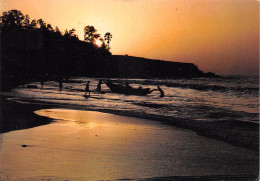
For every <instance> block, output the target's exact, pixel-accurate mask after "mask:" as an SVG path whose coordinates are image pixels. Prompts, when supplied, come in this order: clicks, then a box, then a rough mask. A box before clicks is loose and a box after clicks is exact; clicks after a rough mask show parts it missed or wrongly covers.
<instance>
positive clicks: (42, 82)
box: [41, 80, 44, 88]
mask: <svg viewBox="0 0 260 181" xmlns="http://www.w3.org/2000/svg"><path fill="white" fill-rule="evenodd" d="M43 84H44V81H43V80H41V85H42V88H43Z"/></svg>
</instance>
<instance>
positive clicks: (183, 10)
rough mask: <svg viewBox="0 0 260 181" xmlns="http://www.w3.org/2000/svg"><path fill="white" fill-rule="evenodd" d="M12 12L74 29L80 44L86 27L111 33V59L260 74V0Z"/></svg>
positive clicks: (104, 2)
mask: <svg viewBox="0 0 260 181" xmlns="http://www.w3.org/2000/svg"><path fill="white" fill-rule="evenodd" d="M11 9H17V10H21V11H22V13H23V14H28V15H29V16H30V18H31V20H32V19H40V18H42V19H43V20H44V21H45V22H47V23H50V24H51V25H52V26H53V27H54V28H55V26H58V27H59V28H60V30H65V29H72V28H75V29H76V34H77V35H78V36H79V38H80V39H81V40H83V34H84V31H83V29H84V27H85V26H87V25H93V26H94V27H95V28H96V29H97V30H98V32H97V33H99V34H101V35H104V34H105V33H106V32H110V33H111V34H112V35H113V38H112V41H111V43H110V47H111V52H112V54H121V55H125V54H128V55H133V56H138V57H146V58H153V59H161V60H167V61H177V62H190V63H194V64H196V65H197V66H198V67H199V68H200V69H201V70H203V71H205V72H207V71H211V72H215V73H217V74H241V75H258V71H259V68H258V61H259V1H255V0H237V1H233V0H213V1H205V0H196V1H190V0H166V1H164V2H163V3H162V2H160V1H156V0H143V1H124V0H122V1H118V0H99V1H91V0H76V1H72V0H67V1H62V0H37V1H31V0H20V1H15V0H6V1H3V2H2V7H1V11H2V12H3V11H7V10H11ZM102 38H104V37H102ZM96 44H97V45H98V46H100V45H101V42H100V41H99V40H97V42H96Z"/></svg>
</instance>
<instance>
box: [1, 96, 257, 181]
mask: <svg viewBox="0 0 260 181" xmlns="http://www.w3.org/2000/svg"><path fill="white" fill-rule="evenodd" d="M18 100H19V102H17V101H18ZM7 111H11V112H9V113H8V112H7ZM39 112H42V113H44V112H45V116H48V117H45V116H40V115H44V114H41V113H40V114H39ZM99 112H103V113H99ZM104 112H106V113H108V114H106V113H105V114H104ZM36 113H37V114H36ZM46 113H47V114H46ZM8 114H9V115H11V116H8ZM51 115H52V116H54V117H52V116H51ZM70 115H71V116H73V115H77V116H76V117H75V118H76V119H75V120H74V118H73V117H71V118H72V119H71V118H69V117H70ZM87 115H88V116H87ZM102 115H103V117H102ZM60 116H61V117H60ZM68 116H69V117H68ZM139 116H140V117H139V118H137V116H134V117H133V115H132V116H131V115H126V114H124V113H122V112H121V115H120V112H115V111H114V112H111V111H108V110H100V111H98V112H97V110H90V109H84V110H82V109H80V108H79V107H77V106H75V107H73V106H66V105H59V104H55V103H45V102H40V101H35V100H31V99H28V100H22V99H20V98H19V99H16V98H15V97H6V96H1V125H3V124H6V122H9V123H8V124H7V126H5V127H3V126H1V134H0V136H2V138H1V137H0V142H1V141H2V143H1V144H2V146H1V144H0V146H1V151H2V153H3V155H2V158H1V160H2V161H3V162H4V163H6V165H5V164H4V165H2V166H4V167H5V168H4V167H2V168H1V169H2V172H0V180H1V179H3V180H8V177H7V176H8V175H10V176H11V177H10V178H23V180H31V179H33V180H43V179H50V180H66V179H67V180H84V179H85V180H92V177H91V176H90V175H91V174H90V175H88V174H87V173H85V172H82V171H83V170H84V166H83V165H84V164H87V165H88V167H89V168H88V169H94V170H95V169H97V170H98V171H97V172H95V173H97V174H99V173H102V172H103V170H102V168H110V167H111V166H113V164H112V165H111V164H109V163H110V162H103V161H102V159H101V160H95V159H94V160H91V159H92V158H93V156H94V158H95V157H96V156H95V155H99V156H98V158H100V156H101V158H103V160H110V161H112V162H113V159H115V160H118V159H119V158H121V159H122V158H125V159H124V161H123V160H121V161H116V163H117V164H119V165H120V164H122V166H123V167H124V169H126V170H125V171H127V170H128V169H127V168H128V167H125V166H126V165H127V164H129V165H132V166H133V165H136V164H137V162H138V163H139V162H140V161H141V160H140V158H142V155H139V154H141V153H143V154H145V155H146V156H147V155H148V156H149V155H150V156H151V157H150V159H152V160H151V161H156V162H159V163H160V164H157V165H159V166H158V169H162V168H163V170H164V167H165V165H164V164H165V163H166V162H164V161H162V160H163V158H164V156H166V155H171V154H172V155H173V158H171V157H169V158H171V161H170V162H169V163H168V164H169V165H168V166H167V167H166V168H167V169H166V170H168V169H170V168H171V166H170V165H171V164H174V165H175V167H173V168H171V169H172V172H169V173H171V174H170V175H169V174H162V175H160V174H158V173H160V172H158V173H156V174H151V173H152V172H151V173H150V174H148V175H142V174H140V172H139V171H138V172H134V173H135V174H133V175H132V176H131V174H130V175H128V176H126V177H122V176H123V175H120V174H119V176H118V175H117V174H116V175H117V176H118V177H113V176H112V175H110V171H109V170H106V173H107V174H108V175H110V176H108V175H107V176H104V177H99V176H98V177H96V176H97V175H95V174H94V175H92V176H93V178H106V179H110V180H111V179H112V178H115V179H112V180H116V179H117V178H118V179H119V180H124V178H125V179H127V180H183V179H199V180H252V179H255V178H256V177H257V175H256V170H258V168H259V166H258V165H257V164H256V163H258V162H259V161H258V160H257V158H258V156H257V154H258V153H257V151H256V150H253V149H249V147H243V146H241V147H236V146H232V144H231V145H230V144H226V143H225V142H222V141H217V139H211V138H207V137H209V136H207V135H206V136H204V135H203V136H200V135H202V133H201V134H198V132H197V131H194V130H192V129H182V128H181V126H177V127H176V126H175V124H169V123H168V124H167V125H164V123H165V121H166V120H156V119H150V118H148V117H144V116H141V115H139ZM7 117H8V119H5V118H7ZM62 117H64V120H63V118H62ZM80 117H82V118H84V119H82V121H83V122H84V121H86V122H85V123H83V122H82V123H81V122H80V119H79V120H77V118H80ZM85 118H86V119H87V120H85ZM106 119H108V120H109V121H110V122H107V123H106ZM89 121H90V122H92V121H93V123H91V124H88V123H87V122H89ZM140 121H141V122H140ZM136 123H137V124H136ZM139 124H140V126H141V127H142V125H143V126H144V127H143V128H145V127H146V128H145V129H144V130H143V131H140V130H139V128H138V127H132V126H131V125H139ZM59 125H60V126H59ZM102 125H103V126H102ZM124 125H125V127H124ZM155 125H157V126H159V129H158V131H160V130H161V131H162V132H164V131H166V130H167V129H168V130H172V131H173V135H172V136H171V137H168V136H167V134H166V135H164V136H163V135H161V137H158V136H159V135H160V134H159V135H158V134H157V132H155V133H152V130H153V127H154V126H155ZM82 126H83V127H82ZM88 127H89V128H88ZM102 127H103V128H102ZM112 127H113V128H112ZM178 127H179V128H178ZM29 128H32V129H29ZM86 128H87V129H86ZM122 128H124V129H125V128H127V129H129V131H130V132H129V133H127V132H125V131H123V130H121V129H122ZM63 129H64V130H63ZM99 129H101V130H99ZM18 130H19V131H18ZM98 130H99V131H98ZM108 130H110V131H108ZM138 130H139V131H138ZM145 130H146V131H148V130H150V131H151V132H150V131H148V132H146V131H145ZM149 132H150V136H148V135H146V134H148V133H149ZM121 134H124V135H125V136H127V138H128V142H127V143H128V144H130V145H131V147H128V146H126V145H128V144H126V140H125V139H124V141H123V142H120V140H121V139H122V138H123V137H121V136H122V135H121ZM141 135H142V136H141ZM154 135H157V136H156V138H155V137H154ZM146 136H147V137H146ZM167 137H168V138H167ZM111 138H113V139H111ZM148 138H149V139H148ZM1 139H2V140H1ZM147 139H148V140H147ZM112 140H113V141H112ZM116 140H117V141H116ZM134 140H135V141H134ZM140 140H142V141H141V142H140ZM166 140H168V141H169V143H166V144H161V143H160V142H161V141H162V142H164V143H165V141H166ZM111 141H112V142H111ZM118 141H119V142H118ZM129 141H130V142H129ZM147 141H148V142H147ZM166 142H167V141H166ZM121 143H123V145H124V144H126V145H124V146H123V145H121V146H120V144H121ZM141 143H142V144H144V145H145V147H146V148H145V147H144V145H143V146H140V144H141ZM153 143H156V144H157V143H159V145H157V146H159V147H160V148H161V147H166V148H165V149H166V150H168V149H169V150H168V151H169V153H168V154H166V153H165V152H164V151H159V149H158V148H159V147H158V148H157V149H154V151H155V152H158V153H156V154H154V153H153V152H154V151H151V153H149V151H148V150H150V149H151V144H153ZM118 144H119V145H118ZM169 144H172V146H169ZM115 145H118V146H119V147H116V146H115ZM163 145H164V146H163ZM167 145H168V146H167ZM122 146H123V147H122ZM209 146H210V147H209ZM110 147H111V148H110ZM116 148H120V149H119V150H117V149H116ZM245 148H246V149H245ZM114 149H115V150H114ZM132 149H133V150H134V149H137V150H139V151H141V152H136V151H137V150H135V151H133V150H132ZM143 149H147V151H148V152H147V151H144V150H143ZM185 149H186V151H185V154H184V152H183V151H184V150H185ZM116 150H117V151H116ZM131 150H132V151H131ZM166 150H165V151H166ZM60 151H62V152H64V154H65V155H64V157H63V156H61V157H60V155H62V154H61V153H60ZM127 151H128V152H129V153H128V152H127ZM103 152H105V154H104V153H103ZM124 152H127V154H126V155H128V156H126V157H124V156H122V154H123V153H124ZM186 152H187V153H186ZM47 153H48V155H49V156H48V157H45V156H44V155H46V154H47ZM75 153H76V155H78V156H79V158H78V156H76V155H75ZM133 153H135V154H134V155H132V154H133ZM137 153H138V154H137ZM70 154H71V156H72V155H74V156H72V157H73V159H72V157H71V156H69V155H70ZM89 154H90V155H89ZM92 154H93V155H92ZM102 154H104V155H103V156H102ZM113 154H115V155H114V156H111V158H113V159H111V158H110V159H109V158H108V157H109V155H113ZM136 154H137V155H139V156H137V155H136ZM157 154H161V156H159V157H158V158H157V156H156V155H157ZM165 154H166V155H165ZM4 155H5V156H4ZM7 155H9V156H7ZM11 155H13V156H11ZM80 155H81V156H83V157H80ZM91 155H92V156H91ZM120 155H121V157H120ZM136 156H137V158H136ZM140 156H141V157H140ZM154 156H156V157H154ZM162 156H163V157H162ZM8 157H10V158H12V159H9V161H6V158H8ZM74 157H75V158H74ZM118 157H119V158H118ZM139 157H140V158H139ZM18 158H19V159H18ZM41 158H42V159H41ZM83 158H88V159H86V160H85V161H83V160H81V159H83ZM129 158H130V159H129ZM223 158H225V159H227V160H224V161H223V160H222V159H223ZM20 159H21V160H20ZM51 159H53V160H52V161H54V162H53V164H54V163H55V164H56V166H54V167H55V168H58V167H59V166H60V164H61V163H63V164H65V165H66V167H64V168H66V169H67V171H68V172H69V173H70V172H71V171H73V170H74V169H72V170H71V166H70V165H71V164H72V165H74V167H73V168H75V167H78V172H79V173H80V174H81V175H82V177H75V176H73V173H74V172H71V173H70V174H68V173H67V174H64V173H63V174H64V175H63V174H61V173H60V171H59V170H56V169H54V170H52V169H49V167H46V164H49V163H50V162H49V161H50V160H51ZM89 159H90V160H89ZM128 159H129V163H128V161H127V160H128ZM153 159H155V160H153ZM157 159H158V160H157ZM179 159H180V160H179ZM200 159H202V160H200ZM4 160H5V161H4ZM7 160H8V159H7ZM16 160H17V161H18V162H17V161H16ZM22 160H23V162H19V161H22ZM29 160H34V161H32V162H31V161H29ZM65 160H66V161H65ZM72 160H74V161H72ZM80 160H81V161H80ZM119 160H120V159H119ZM133 160H135V161H136V163H135V162H133ZM178 160H179V161H178ZM203 160H204V161H203ZM205 160H208V161H206V162H205ZM93 161H96V164H97V165H95V167H94V168H93V167H91V166H90V165H91V164H90V163H93ZM168 161H169V160H168ZM218 162H219V163H218ZM131 163H132V164H131ZM133 163H134V164H133ZM140 163H142V164H145V163H143V162H140ZM140 163H139V164H140ZM247 163H248V165H247ZM20 164H25V165H24V166H25V170H23V169H21V168H20V167H16V165H20ZM78 164H79V165H78ZM89 164H90V165H89ZM99 164H101V165H99ZM104 164H105V165H104ZM106 164H108V165H106ZM176 164H177V165H178V164H179V166H177V167H176ZM193 164H195V165H193ZM12 165H13V167H12ZM76 165H77V166H76ZM137 165H138V164H137ZM148 165H149V164H148ZM191 165H193V166H191ZM240 165H241V166H240ZM243 165H244V166H243ZM85 166H86V165H85ZM27 167H28V168H31V167H32V168H37V169H35V172H34V175H31V174H30V172H28V171H27V170H28V168H27ZM148 167H149V166H148ZM8 168H12V169H13V170H15V172H16V171H18V173H16V174H13V173H12V172H10V171H7V170H6V171H4V170H5V169H8ZM119 168H121V167H116V169H119ZM185 168H186V169H187V170H185ZM12 169H11V170H12ZM16 169H18V170H16ZM42 169H43V170H44V172H41V170H42ZM122 169H123V168H122ZM124 169H123V170H124ZM146 169H147V168H146ZM193 169H194V170H193ZM208 169H209V170H208ZM237 169H238V170H240V171H237ZM243 169H245V170H243ZM248 169H249V170H251V169H252V170H253V171H252V172H251V171H250V172H247V171H246V170H248ZM94 170H93V171H94ZM119 170H120V169H119ZM119 170H117V171H119ZM130 170H131V169H130ZM148 170H151V169H150V168H148ZM195 170H196V171H195ZM207 170H208V171H207ZM74 171H75V170H74ZM93 171H92V172H93ZM157 171H158V170H157ZM186 171H187V173H186ZM194 171H195V172H194ZM92 172H91V171H90V173H92ZM130 172H131V171H130ZM130 172H129V170H128V174H129V173H130ZM19 173H20V174H21V175H20V174H19ZM43 173H45V174H44V175H45V176H44V177H43V176H41V175H42V174H43ZM17 174H18V175H17ZM86 174H87V175H88V176H89V177H86V178H85V176H86ZM165 175H166V176H165ZM111 176H112V177H111ZM93 180H94V179H93ZM95 180H96V179H95Z"/></svg>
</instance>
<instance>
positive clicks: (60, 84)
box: [59, 79, 62, 91]
mask: <svg viewBox="0 0 260 181" xmlns="http://www.w3.org/2000/svg"><path fill="white" fill-rule="evenodd" d="M59 87H60V91H62V79H61V80H60V81H59Z"/></svg>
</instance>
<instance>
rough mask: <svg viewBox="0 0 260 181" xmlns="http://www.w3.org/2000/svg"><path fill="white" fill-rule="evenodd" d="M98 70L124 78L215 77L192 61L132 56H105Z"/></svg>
mask: <svg viewBox="0 0 260 181" xmlns="http://www.w3.org/2000/svg"><path fill="white" fill-rule="evenodd" d="M106 58H107V59H106V60H104V61H103V62H102V64H101V65H102V67H101V69H100V70H99V72H101V74H103V76H104V77H125V78H196V77H216V76H215V74H213V73H212V74H210V76H207V75H208V74H205V73H203V72H202V71H200V70H199V69H198V67H197V66H196V65H194V64H192V63H180V62H169V61H162V60H154V59H146V58H140V57H132V56H122V55H112V56H109V57H106Z"/></svg>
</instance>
